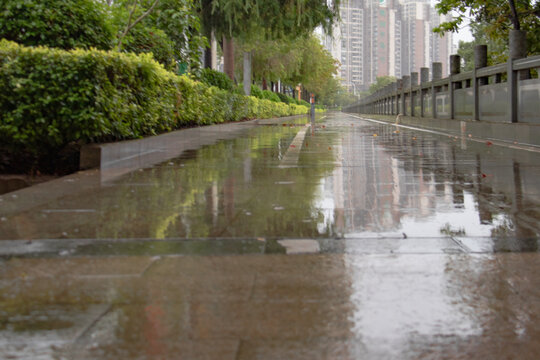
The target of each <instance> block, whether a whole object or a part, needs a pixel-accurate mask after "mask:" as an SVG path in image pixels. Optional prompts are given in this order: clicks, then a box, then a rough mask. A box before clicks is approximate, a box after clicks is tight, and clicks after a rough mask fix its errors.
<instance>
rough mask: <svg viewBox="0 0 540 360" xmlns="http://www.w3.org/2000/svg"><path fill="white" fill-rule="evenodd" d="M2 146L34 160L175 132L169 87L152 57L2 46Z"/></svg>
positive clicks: (171, 88)
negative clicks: (76, 147)
mask: <svg viewBox="0 0 540 360" xmlns="http://www.w3.org/2000/svg"><path fill="white" fill-rule="evenodd" d="M0 65H1V71H0V86H1V87H2V88H3V89H4V91H3V92H1V93H0V111H1V113H2V119H1V121H0V143H1V144H2V146H3V147H4V149H6V150H8V151H11V152H17V151H19V150H21V149H25V151H29V152H31V153H32V154H34V155H35V156H36V157H39V156H41V155H44V156H45V155H49V154H50V153H51V152H55V151H59V150H60V149H62V148H63V147H65V146H66V145H67V144H69V143H70V142H73V141H81V142H92V141H107V140H111V139H127V138H135V137H139V136H142V135H149V134H155V133H157V132H160V131H165V130H170V129H171V128H173V127H174V126H175V122H176V116H175V100H174V99H175V93H176V91H175V81H174V77H172V76H170V75H169V73H168V72H167V71H165V70H164V69H163V68H162V67H161V66H160V65H159V64H158V63H156V62H155V61H154V60H153V59H152V57H151V55H140V56H137V55H134V54H123V53H115V52H104V51H100V50H93V51H87V50H80V49H77V50H71V51H64V50H59V49H50V48H45V47H36V48H31V47H23V46H20V45H17V44H15V43H12V42H7V41H5V40H2V41H0Z"/></svg>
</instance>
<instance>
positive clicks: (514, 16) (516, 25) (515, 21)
mask: <svg viewBox="0 0 540 360" xmlns="http://www.w3.org/2000/svg"><path fill="white" fill-rule="evenodd" d="M508 4H509V5H510V10H511V11H512V19H511V20H512V24H513V25H514V30H521V29H520V27H521V26H520V24H519V16H518V13H517V10H516V3H515V2H514V0H508Z"/></svg>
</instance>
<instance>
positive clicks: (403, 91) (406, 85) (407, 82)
mask: <svg viewBox="0 0 540 360" xmlns="http://www.w3.org/2000/svg"><path fill="white" fill-rule="evenodd" d="M410 86H411V77H410V76H409V75H405V76H403V78H402V84H401V110H402V111H401V113H402V114H403V115H404V116H405V115H407V103H406V102H405V97H406V94H407V92H406V91H407V89H408V88H409V87H410Z"/></svg>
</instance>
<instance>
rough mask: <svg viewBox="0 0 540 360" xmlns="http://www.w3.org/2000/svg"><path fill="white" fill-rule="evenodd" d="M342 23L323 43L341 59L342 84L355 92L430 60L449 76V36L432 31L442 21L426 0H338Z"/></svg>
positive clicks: (422, 65) (450, 40) (405, 73)
mask: <svg viewBox="0 0 540 360" xmlns="http://www.w3.org/2000/svg"><path fill="white" fill-rule="evenodd" d="M340 15H341V19H342V22H341V24H340V25H339V26H336V28H335V31H334V33H333V36H331V37H330V36H327V37H326V39H325V41H324V43H325V46H326V47H327V49H328V50H329V51H330V52H331V53H332V55H333V56H334V57H335V58H336V59H338V60H339V61H340V62H341V68H340V76H341V78H342V82H343V85H344V86H345V87H347V88H349V90H351V91H352V92H354V93H358V92H359V91H361V90H366V89H368V88H369V86H370V84H372V83H374V82H375V81H376V79H377V77H378V76H385V75H390V76H395V77H398V78H399V77H401V76H403V75H408V74H410V73H411V72H413V71H416V72H419V70H420V68H421V67H430V66H431V63H432V62H435V61H437V62H442V63H443V76H444V75H446V74H448V71H449V69H448V57H449V55H450V53H451V51H452V37H451V35H450V34H446V35H444V36H443V37H441V36H440V35H438V34H434V33H433V32H432V31H431V30H432V29H433V28H434V27H435V26H437V25H439V24H440V23H441V22H442V21H446V20H447V19H442V18H441V17H440V16H439V15H438V14H437V12H436V11H435V9H434V8H433V7H432V6H431V5H430V0H342V3H341V8H340Z"/></svg>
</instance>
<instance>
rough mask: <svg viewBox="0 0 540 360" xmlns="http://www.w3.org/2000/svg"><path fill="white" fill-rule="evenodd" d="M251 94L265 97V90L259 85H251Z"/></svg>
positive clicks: (260, 97) (261, 97)
mask: <svg viewBox="0 0 540 360" xmlns="http://www.w3.org/2000/svg"><path fill="white" fill-rule="evenodd" d="M251 96H255V97H256V98H258V99H264V97H263V92H262V90H261V88H260V87H258V86H257V85H253V84H252V85H251Z"/></svg>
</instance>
